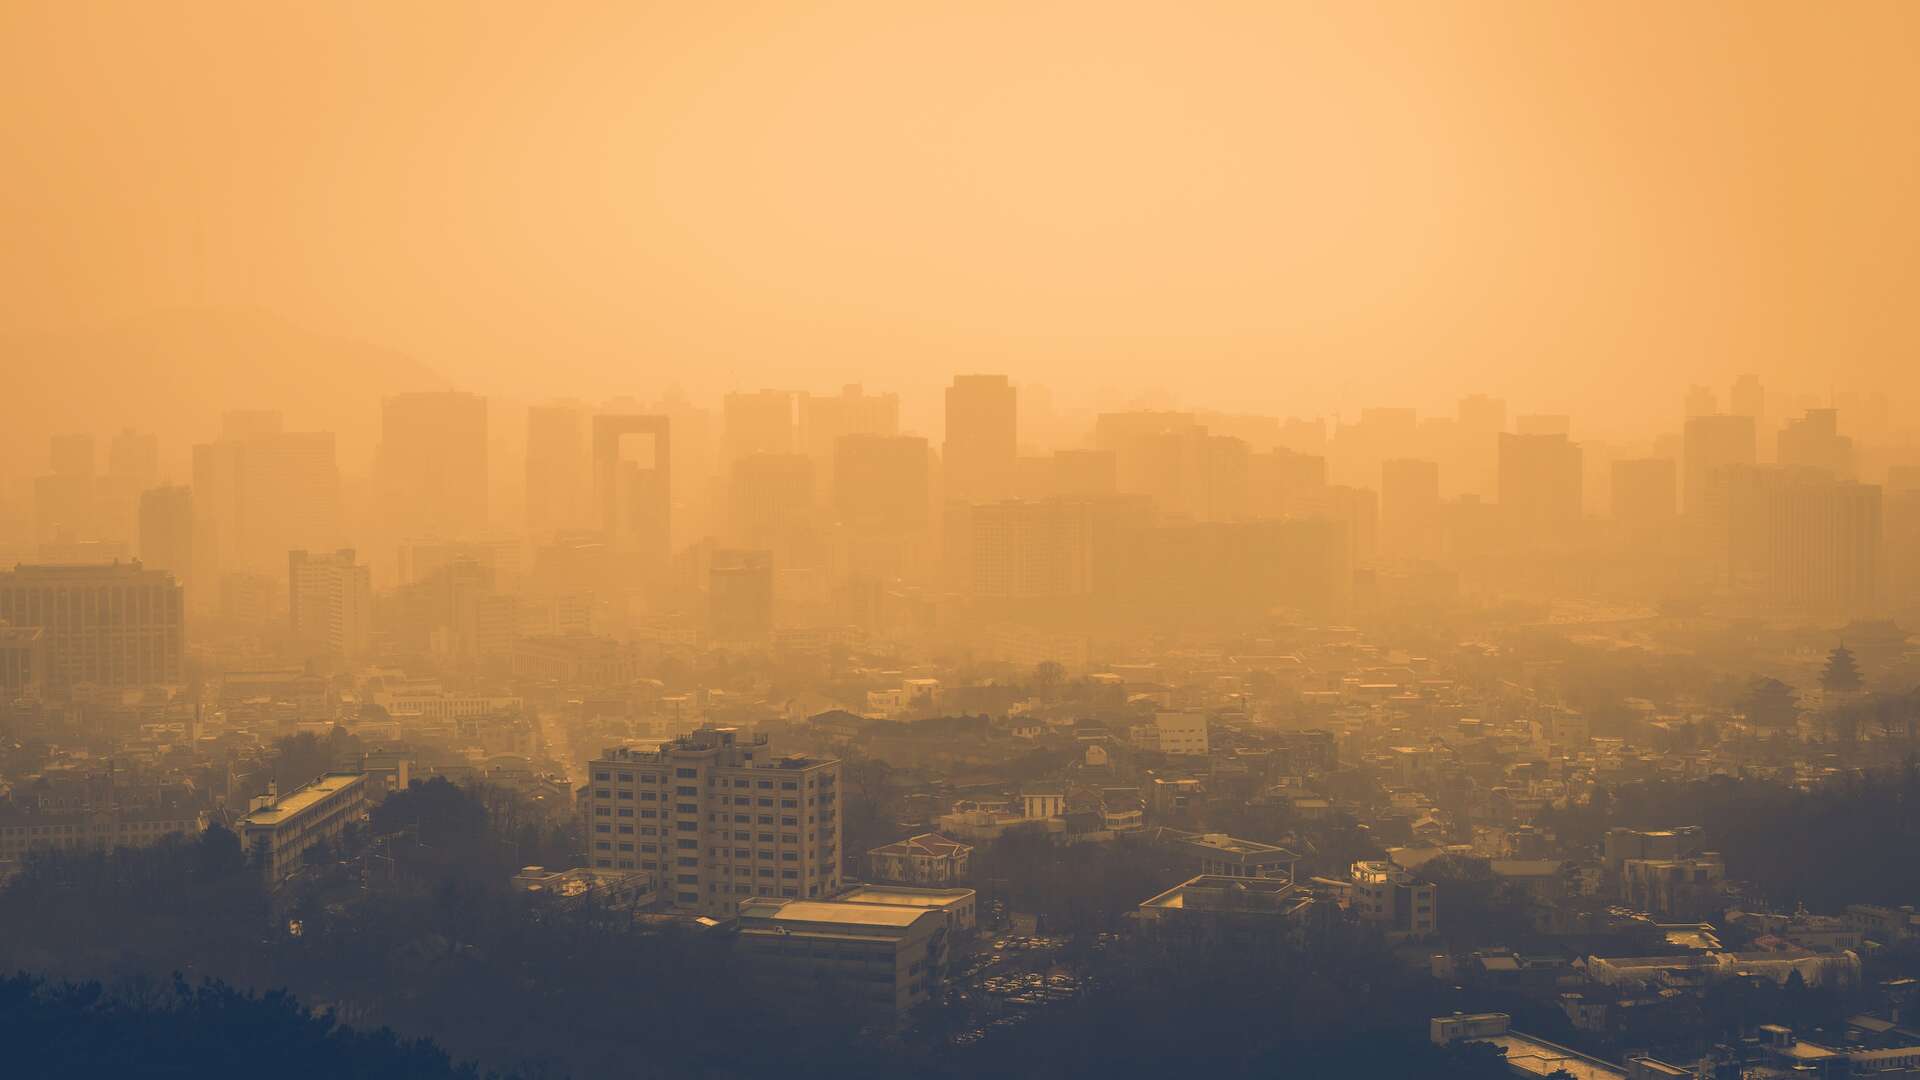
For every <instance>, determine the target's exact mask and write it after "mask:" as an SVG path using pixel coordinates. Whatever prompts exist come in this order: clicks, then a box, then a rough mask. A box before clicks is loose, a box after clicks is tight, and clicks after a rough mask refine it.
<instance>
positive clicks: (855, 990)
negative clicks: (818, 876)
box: [737, 897, 952, 1016]
mask: <svg viewBox="0 0 1920 1080" xmlns="http://www.w3.org/2000/svg"><path fill="white" fill-rule="evenodd" d="M739 920H740V921H739V937H738V939H737V944H738V948H739V952H740V955H741V957H742V958H743V959H744V960H745V962H746V967H747V970H748V971H749V972H751V973H752V975H753V976H754V977H755V978H757V979H760V980H761V981H763V982H765V983H767V984H768V985H769V986H770V987H772V988H774V989H776V990H790V991H792V992H794V993H800V994H807V995H826V996H827V997H828V998H829V999H830V1000H834V1001H835V1002H836V1003H842V1004H848V1005H851V1006H853V1007H855V1008H860V1009H862V1011H869V1010H870V1011H872V1012H880V1013H892V1014H893V1015H896V1016H900V1015H905V1014H906V1013H907V1012H908V1011H909V1010H911V1009H912V1008H913V1007H914V1006H916V1005H919V1004H921V1003H922V1002H925V1001H926V1000H928V998H929V997H930V996H931V995H932V994H933V993H935V992H936V991H938V989H939V988H940V985H941V983H943V982H944V981H945V979H946V969H947V960H948V956H949V951H950V946H951V938H952V933H951V932H950V930H949V919H948V915H947V913H946V912H944V911H942V910H941V909H940V908H938V907H932V906H922V905H917V904H877V903H847V902H843V901H838V900H824V901H822V900H789V899H779V898H773V897H760V898H757V899H753V900H748V901H746V902H744V903H743V904H742V905H741V907H740V914H739Z"/></svg>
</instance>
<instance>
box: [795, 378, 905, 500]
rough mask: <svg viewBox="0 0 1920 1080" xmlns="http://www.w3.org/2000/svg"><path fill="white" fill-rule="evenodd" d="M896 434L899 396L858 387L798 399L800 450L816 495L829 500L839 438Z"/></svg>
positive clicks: (898, 420)
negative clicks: (810, 465) (807, 460)
mask: <svg viewBox="0 0 1920 1080" xmlns="http://www.w3.org/2000/svg"><path fill="white" fill-rule="evenodd" d="M898 434H900V395H898V394H869V393H867V392H866V391H865V390H864V389H862V388H861V387H860V386H858V385H848V386H845V387H842V388H841V390H840V393H838V394H833V395H825V394H802V395H801V396H800V449H801V452H802V453H804V454H806V455H807V457H809V458H811V459H813V468H814V476H815V478H816V480H817V481H818V482H817V483H816V484H815V488H816V492H815V493H816V495H817V496H818V497H819V498H820V499H821V500H822V501H823V502H825V501H829V500H831V499H832V497H833V452H834V451H833V448H834V444H835V443H837V442H839V440H840V438H841V436H843V435H898Z"/></svg>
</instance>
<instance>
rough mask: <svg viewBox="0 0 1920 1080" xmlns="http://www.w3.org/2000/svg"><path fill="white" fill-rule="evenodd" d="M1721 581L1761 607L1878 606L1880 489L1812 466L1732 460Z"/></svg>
mask: <svg viewBox="0 0 1920 1080" xmlns="http://www.w3.org/2000/svg"><path fill="white" fill-rule="evenodd" d="M1722 476H1723V477H1724V484H1725V499H1726V512H1725V531H1724V533H1722V534H1720V536H1719V537H1718V539H1719V542H1720V543H1722V544H1724V545H1725V550H1726V561H1725V566H1726V571H1727V578H1726V580H1727V585H1728V587H1729V588H1730V589H1731V590H1732V591H1733V593H1734V595H1735V596H1736V597H1737V598H1741V599H1745V600H1748V601H1750V602H1752V603H1754V604H1755V605H1757V606H1758V607H1759V608H1761V609H1762V610H1767V611H1785V612H1793V613H1798V614H1809V615H1862V614H1870V613H1873V612H1875V611H1877V610H1878V609H1879V608H1880V607H1881V606H1882V597H1881V594H1880V589H1881V580H1882V572H1883V566H1882V550H1881V544H1882V543H1883V542H1884V539H1885V537H1884V532H1883V522H1882V520H1881V510H1882V507H1881V490H1880V488H1879V486H1878V485H1872V484H1855V483H1851V482H1848V481H1842V480H1834V479H1832V478H1831V477H1828V476H1825V475H1822V474H1821V473H1820V472H1819V470H1816V469H1802V468H1791V467H1787V466H1778V465H1775V466H1767V465H1741V466H1731V467H1729V468H1728V469H1726V470H1725V471H1724V473H1723V474H1722Z"/></svg>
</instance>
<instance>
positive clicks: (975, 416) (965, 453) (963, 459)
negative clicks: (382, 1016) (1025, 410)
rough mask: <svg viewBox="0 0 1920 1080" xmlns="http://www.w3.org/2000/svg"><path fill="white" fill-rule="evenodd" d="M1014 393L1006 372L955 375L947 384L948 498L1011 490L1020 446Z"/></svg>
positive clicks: (973, 498) (1000, 495) (998, 495)
mask: <svg viewBox="0 0 1920 1080" xmlns="http://www.w3.org/2000/svg"><path fill="white" fill-rule="evenodd" d="M1016 400H1017V398H1016V393H1015V391H1014V388H1013V385H1012V384H1011V383H1009V382H1008V381H1007V377H1006V376H1005V375H956V376H954V379H953V385H952V386H949V387H947V437H946V443H945V444H944V446H943V448H942V451H941V457H942V461H943V462H944V464H945V466H946V480H947V484H946V497H947V498H948V499H952V500H958V501H961V502H990V501H993V500H995V499H1004V498H1006V497H1007V496H1008V495H1010V494H1012V490H1013V461H1014V455H1015V453H1016V451H1017V448H1018V439H1019V412H1018V408H1017V406H1016Z"/></svg>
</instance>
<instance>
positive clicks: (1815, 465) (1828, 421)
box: [1776, 409, 1853, 480]
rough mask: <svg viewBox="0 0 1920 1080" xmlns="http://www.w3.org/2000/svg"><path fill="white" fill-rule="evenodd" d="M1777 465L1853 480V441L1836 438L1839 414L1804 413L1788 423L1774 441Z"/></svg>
mask: <svg viewBox="0 0 1920 1080" xmlns="http://www.w3.org/2000/svg"><path fill="white" fill-rule="evenodd" d="M1776 441H1777V446H1778V453H1777V456H1776V460H1778V461H1779V463H1780V464H1782V465H1785V466H1789V467H1797V468H1806V469H1817V470H1819V471H1820V472H1821V473H1824V474H1825V475H1827V476H1830V477H1832V478H1833V479H1835V480H1851V479H1853V440H1852V439H1850V438H1848V437H1846V436H1845V435H1842V434H1840V414H1839V412H1838V411H1837V410H1834V409H1808V410H1807V414H1806V415H1805V416H1803V417H1801V418H1800V419H1798V420H1789V421H1787V423H1786V425H1785V426H1784V427H1782V428H1781V429H1780V434H1779V435H1778V436H1777V437H1776Z"/></svg>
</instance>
